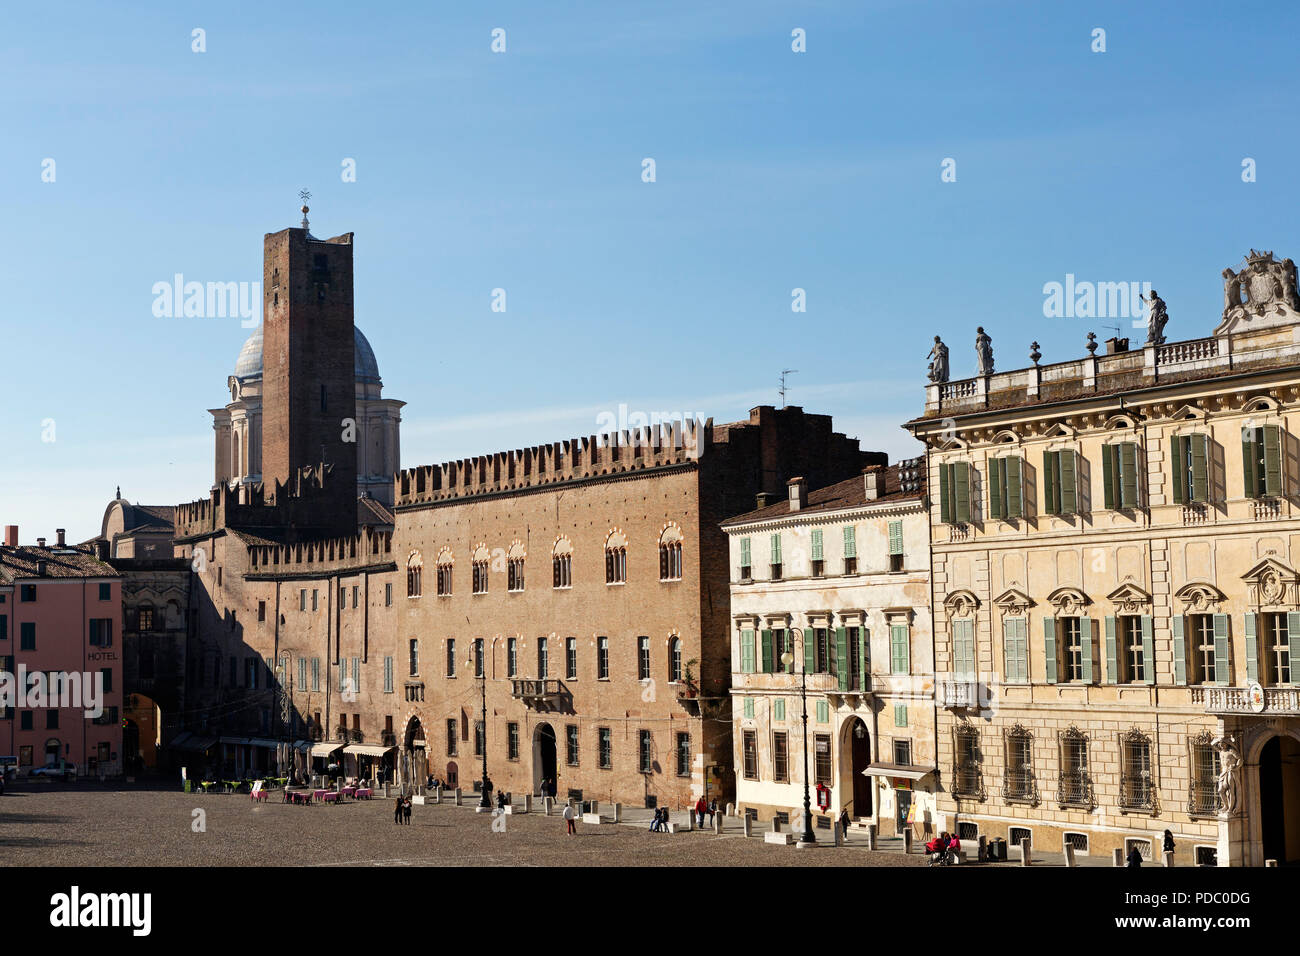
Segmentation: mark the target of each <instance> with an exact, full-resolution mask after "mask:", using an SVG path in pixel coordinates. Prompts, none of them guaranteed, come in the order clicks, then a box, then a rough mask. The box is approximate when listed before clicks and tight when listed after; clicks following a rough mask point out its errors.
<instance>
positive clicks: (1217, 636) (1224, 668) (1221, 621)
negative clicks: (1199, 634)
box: [1214, 614, 1232, 687]
mask: <svg viewBox="0 0 1300 956" xmlns="http://www.w3.org/2000/svg"><path fill="white" fill-rule="evenodd" d="M1231 667H1232V654H1231V650H1230V648H1229V645H1228V615H1226V614H1216V615H1214V683H1216V684H1218V685H1220V686H1223V687H1227V686H1228V684H1229V682H1230V681H1231V679H1232V675H1231V673H1230V672H1229V671H1230V668H1231Z"/></svg>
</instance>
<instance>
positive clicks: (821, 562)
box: [812, 528, 826, 578]
mask: <svg viewBox="0 0 1300 956" xmlns="http://www.w3.org/2000/svg"><path fill="white" fill-rule="evenodd" d="M825 568H826V560H825V557H824V549H823V547H822V529H821V528H813V529H812V576H813V577H815V578H820V577H821V576H822V575H823V573H824V572H825Z"/></svg>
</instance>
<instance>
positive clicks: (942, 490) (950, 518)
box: [939, 461, 973, 524]
mask: <svg viewBox="0 0 1300 956" xmlns="http://www.w3.org/2000/svg"><path fill="white" fill-rule="evenodd" d="M971 472H972V469H971V466H970V465H969V464H968V463H967V462H964V461H955V462H951V463H948V464H941V465H940V466H939V517H940V520H941V521H943V523H944V524H966V523H968V522H969V521H970V520H971V493H970V488H971V481H972V477H973V476H972V474H971Z"/></svg>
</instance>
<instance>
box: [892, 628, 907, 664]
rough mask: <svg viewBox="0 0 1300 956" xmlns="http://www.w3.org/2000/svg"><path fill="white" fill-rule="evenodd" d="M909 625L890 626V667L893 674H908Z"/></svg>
mask: <svg viewBox="0 0 1300 956" xmlns="http://www.w3.org/2000/svg"><path fill="white" fill-rule="evenodd" d="M908 657H909V655H908V647H907V625H906V624H891V625H890V626H889V666H890V672H891V673H893V674H906V673H907V672H908V668H909V664H910V661H909V660H908Z"/></svg>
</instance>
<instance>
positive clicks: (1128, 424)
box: [1102, 415, 1137, 431]
mask: <svg viewBox="0 0 1300 956" xmlns="http://www.w3.org/2000/svg"><path fill="white" fill-rule="evenodd" d="M1102 427H1103V428H1105V429H1106V430H1107V431H1119V430H1121V429H1132V428H1137V421H1136V420H1135V419H1134V418H1133V416H1132V415H1112V416H1110V418H1108V419H1106V421H1105V423H1104V424H1103V425H1102Z"/></svg>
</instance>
